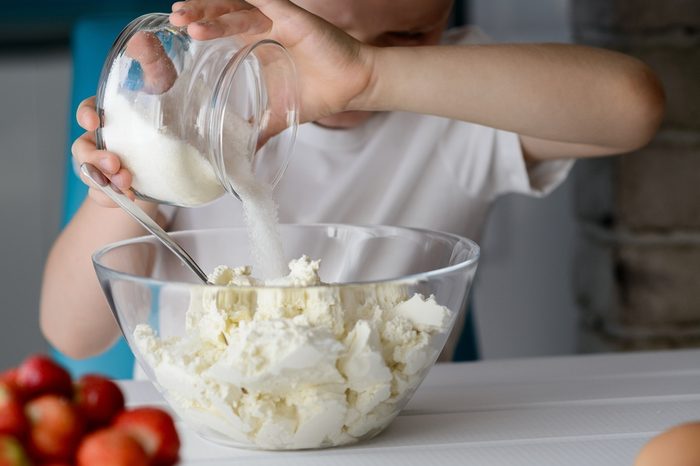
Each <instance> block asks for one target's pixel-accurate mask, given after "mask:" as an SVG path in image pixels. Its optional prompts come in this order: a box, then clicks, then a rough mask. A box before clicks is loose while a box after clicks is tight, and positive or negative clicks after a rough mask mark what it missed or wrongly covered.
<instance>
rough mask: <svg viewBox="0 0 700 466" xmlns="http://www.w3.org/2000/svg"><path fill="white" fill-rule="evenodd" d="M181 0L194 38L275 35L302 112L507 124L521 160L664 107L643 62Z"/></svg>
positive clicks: (577, 143) (630, 127)
mask: <svg viewBox="0 0 700 466" xmlns="http://www.w3.org/2000/svg"><path fill="white" fill-rule="evenodd" d="M247 3H248V4H251V5H254V6H255V7H257V8H253V9H250V8H251V7H250V6H245V5H247V4H246V3H242V2H237V1H228V2H227V1H225V0H217V1H214V2H207V1H205V0H190V1H188V2H178V3H175V4H174V5H173V10H174V12H173V14H172V15H171V17H170V20H171V22H172V23H173V24H175V25H178V26H184V25H187V26H188V32H189V33H190V34H191V35H192V36H193V37H194V38H197V39H211V38H215V37H219V36H222V35H238V36H240V37H242V38H243V39H244V40H257V39H262V38H272V39H275V40H277V41H279V42H281V43H282V44H284V45H285V46H286V47H287V49H288V50H289V51H290V53H291V54H292V56H293V57H294V60H295V62H296V65H297V69H298V72H299V75H300V83H301V102H302V109H301V110H302V111H301V118H302V120H303V121H312V120H316V119H319V118H321V117H324V116H327V115H330V114H333V113H338V112H342V111H345V110H401V111H412V112H419V113H429V114H434V115H439V116H445V117H449V118H454V119H459V120H464V121H470V122H474V123H479V124H483V125H486V126H492V127H495V128H499V129H505V130H509V131H513V132H516V133H518V134H519V135H520V136H521V140H522V143H523V147H524V149H525V153H526V155H527V156H529V157H530V158H532V159H547V158H553V157H583V156H593V155H603V154H613V153H620V152H626V151H630V150H633V149H635V148H637V147H640V146H642V145H644V144H646V143H647V142H648V141H649V139H650V138H651V136H652V135H653V134H654V132H655V131H656V128H657V126H658V125H659V123H660V120H661V117H662V114H663V101H664V97H663V91H662V90H661V87H660V85H659V83H658V80H657V79H656V77H655V76H654V75H653V73H652V72H651V71H650V70H649V68H648V67H647V66H646V65H644V64H643V63H641V62H640V61H638V60H636V59H633V58H631V57H627V56H625V55H622V54H619V53H615V52H610V51H605V50H600V49H593V48H589V47H583V46H571V45H554V44H550V45H488V46H435V47H392V48H377V47H371V46H368V45H365V44H362V43H360V42H358V41H356V40H355V39H353V38H352V37H350V36H349V35H347V34H346V33H344V32H343V31H341V30H339V29H338V28H336V27H334V26H332V25H331V24H329V23H327V22H326V21H324V20H322V19H321V18H319V17H317V16H314V15H312V14H310V13H308V12H307V11H305V10H303V9H301V8H299V7H297V6H295V5H294V4H293V3H291V2H289V1H288V0H249V1H248V2H247Z"/></svg>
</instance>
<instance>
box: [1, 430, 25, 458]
mask: <svg viewBox="0 0 700 466" xmlns="http://www.w3.org/2000/svg"><path fill="white" fill-rule="evenodd" d="M30 464H31V463H30V462H29V458H27V453H26V452H25V451H24V448H23V447H22V444H21V443H19V440H17V439H16V438H14V437H9V436H4V435H0V466H29V465H30Z"/></svg>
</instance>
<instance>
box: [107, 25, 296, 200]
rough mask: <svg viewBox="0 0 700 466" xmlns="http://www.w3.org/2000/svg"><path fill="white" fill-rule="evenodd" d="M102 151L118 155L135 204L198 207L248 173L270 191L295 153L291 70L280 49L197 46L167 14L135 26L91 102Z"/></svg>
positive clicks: (230, 43)
mask: <svg viewBox="0 0 700 466" xmlns="http://www.w3.org/2000/svg"><path fill="white" fill-rule="evenodd" d="M96 106H97V111H98V114H99V116H100V127H99V128H98V130H97V132H96V142H97V147H98V148H99V149H107V150H110V151H111V152H114V153H115V154H117V155H118V156H119V157H120V159H121V161H122V164H123V165H124V166H125V167H126V168H127V169H129V170H130V171H131V173H132V175H133V183H132V189H133V190H134V192H135V194H136V195H137V197H140V198H142V199H146V200H151V201H156V202H160V203H165V204H171V205H177V206H186V207H191V206H198V205H202V204H206V203H208V202H211V201H213V200H215V199H217V198H218V197H220V196H221V195H223V194H224V193H225V192H227V191H228V192H230V193H231V194H233V195H235V196H237V197H238V194H237V193H236V181H235V180H236V175H237V173H238V172H239V171H240V170H242V169H245V170H252V173H251V176H254V177H255V178H256V179H257V180H264V181H265V182H267V183H269V184H271V185H272V186H274V185H276V184H277V182H278V181H279V179H280V177H281V176H282V174H283V173H284V170H285V168H286V166H287V162H288V159H289V156H290V154H291V151H292V149H293V146H294V140H295V136H296V129H297V125H298V111H297V108H298V98H297V83H296V73H295V68H294V63H293V62H292V60H291V57H290V56H289V54H288V53H287V51H286V50H285V49H284V47H283V46H282V45H280V44H279V43H277V42H275V41H271V40H263V41H259V42H255V43H251V44H241V43H240V42H238V41H237V40H236V39H234V38H231V37H227V38H221V39H215V40H210V41H196V40H193V39H192V38H191V37H190V36H189V35H188V34H187V31H186V29H185V28H179V27H175V26H173V25H172V24H170V22H169V21H168V15H166V14H163V13H150V14H147V15H144V16H141V17H139V18H137V19H135V20H133V21H132V22H131V23H130V24H129V25H127V26H126V27H125V28H124V30H123V31H122V32H121V34H120V35H119V37H118V38H117V39H116V41H115V43H114V45H113V46H112V49H111V51H110V52H109V54H108V56H107V59H106V61H105V64H104V66H103V69H102V75H101V77H100V82H99V86H98V91H97V97H96Z"/></svg>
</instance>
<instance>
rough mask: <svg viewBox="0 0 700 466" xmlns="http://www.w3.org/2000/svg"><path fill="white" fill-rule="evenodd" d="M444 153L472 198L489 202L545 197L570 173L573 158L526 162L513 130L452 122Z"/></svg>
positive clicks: (448, 130) (443, 148) (460, 183)
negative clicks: (506, 197) (512, 195)
mask: <svg viewBox="0 0 700 466" xmlns="http://www.w3.org/2000/svg"><path fill="white" fill-rule="evenodd" d="M441 146H442V147H441V150H440V153H441V155H442V157H443V159H444V160H446V161H447V163H448V165H449V167H450V170H451V171H452V173H453V174H454V176H455V177H456V179H457V180H456V181H457V183H458V184H459V186H460V187H461V188H462V189H463V190H464V191H465V192H466V194H467V195H468V196H470V197H474V196H478V197H481V198H485V199H486V200H488V201H491V200H493V199H494V198H496V197H497V196H499V195H502V194H506V193H521V194H527V195H531V196H537V197H541V196H545V195H547V194H549V193H550V192H551V191H553V190H554V189H555V188H556V187H557V186H559V185H560V184H561V183H562V182H563V181H564V180H565V179H566V177H567V175H568V174H569V171H570V170H571V167H572V166H573V163H574V161H573V160H551V161H546V162H538V163H534V164H526V163H525V159H524V158H523V150H522V146H521V144H520V137H519V136H518V135H517V134H515V133H511V132H509V131H502V130H498V129H494V128H489V127H486V126H481V125H476V124H471V123H464V122H456V121H455V122H452V123H451V124H450V125H449V127H448V128H447V131H446V132H445V134H444V137H443V140H442V144H441Z"/></svg>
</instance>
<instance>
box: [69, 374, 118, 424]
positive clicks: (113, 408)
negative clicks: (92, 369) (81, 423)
mask: <svg viewBox="0 0 700 466" xmlns="http://www.w3.org/2000/svg"><path fill="white" fill-rule="evenodd" d="M75 403H76V405H77V406H78V409H79V410H80V412H81V413H82V414H83V417H84V418H85V420H86V422H87V424H88V427H89V428H90V429H93V428H96V427H102V426H106V425H108V424H109V423H110V422H112V419H114V417H115V416H116V415H117V414H119V413H120V412H121V411H123V410H124V395H123V394H122V391H121V390H120V389H119V387H118V386H117V384H115V383H114V382H112V381H111V380H109V379H108V378H106V377H102V376H100V375H94V374H87V375H84V376H82V377H81V378H80V380H78V383H76V385H75Z"/></svg>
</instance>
